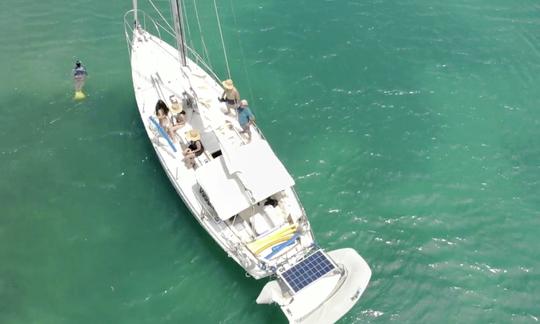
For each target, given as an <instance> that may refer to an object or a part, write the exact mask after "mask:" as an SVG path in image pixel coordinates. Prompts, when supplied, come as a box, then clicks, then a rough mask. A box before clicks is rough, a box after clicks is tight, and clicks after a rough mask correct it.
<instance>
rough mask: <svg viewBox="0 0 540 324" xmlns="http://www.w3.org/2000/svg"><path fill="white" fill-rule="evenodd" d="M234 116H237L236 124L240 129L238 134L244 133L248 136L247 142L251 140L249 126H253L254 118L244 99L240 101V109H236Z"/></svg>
mask: <svg viewBox="0 0 540 324" xmlns="http://www.w3.org/2000/svg"><path fill="white" fill-rule="evenodd" d="M236 114H237V115H238V123H239V124H240V127H242V131H241V132H240V133H245V134H247V136H248V141H250V140H251V129H250V126H251V124H255V116H254V115H253V113H252V112H251V110H250V109H249V107H248V102H247V100H246V99H242V101H241V102H240V107H238V108H237V109H236Z"/></svg>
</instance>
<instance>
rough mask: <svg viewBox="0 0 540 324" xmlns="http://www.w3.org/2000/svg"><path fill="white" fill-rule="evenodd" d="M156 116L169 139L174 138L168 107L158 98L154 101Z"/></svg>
mask: <svg viewBox="0 0 540 324" xmlns="http://www.w3.org/2000/svg"><path fill="white" fill-rule="evenodd" d="M156 116H157V118H158V120H159V125H160V126H161V127H162V128H163V129H164V130H165V131H166V132H167V134H168V135H169V137H170V138H171V140H174V134H173V132H172V121H171V117H170V116H169V107H167V105H166V104H165V102H163V100H161V99H159V100H158V102H157V103H156Z"/></svg>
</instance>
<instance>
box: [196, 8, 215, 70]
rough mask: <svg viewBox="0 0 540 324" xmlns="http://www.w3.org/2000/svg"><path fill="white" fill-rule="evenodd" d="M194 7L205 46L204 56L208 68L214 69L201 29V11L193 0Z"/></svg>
mask: <svg viewBox="0 0 540 324" xmlns="http://www.w3.org/2000/svg"><path fill="white" fill-rule="evenodd" d="M193 6H194V7H195V17H196V18H197V25H198V26H199V35H201V43H202V46H203V54H204V55H206V61H207V62H208V66H210V68H212V62H210V55H208V49H207V48H206V42H205V41H204V36H203V32H202V27H201V20H200V19H199V9H197V0H193Z"/></svg>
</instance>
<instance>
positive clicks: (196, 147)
mask: <svg viewBox="0 0 540 324" xmlns="http://www.w3.org/2000/svg"><path fill="white" fill-rule="evenodd" d="M186 139H187V140H188V147H187V148H186V149H185V150H184V152H183V153H184V157H185V159H184V161H185V162H186V166H187V167H192V168H194V167H195V157H197V156H200V155H201V154H203V153H204V146H203V145H202V142H201V134H200V133H199V131H198V130H196V129H192V130H190V131H188V132H186Z"/></svg>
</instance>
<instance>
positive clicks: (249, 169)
mask: <svg viewBox="0 0 540 324" xmlns="http://www.w3.org/2000/svg"><path fill="white" fill-rule="evenodd" d="M222 154H223V155H222V156H219V157H218V158H216V159H214V160H212V161H210V162H209V163H206V164H205V165H203V166H201V167H200V168H198V169H197V170H195V176H196V177H197V182H198V183H199V185H200V186H201V187H202V189H203V190H204V191H205V192H206V195H207V196H208V198H209V200H210V203H211V204H212V206H213V207H214V210H215V211H216V213H217V214H218V216H219V218H220V219H222V220H226V219H229V218H231V217H232V216H234V215H236V214H238V213H239V212H241V211H243V210H245V209H247V208H248V207H249V206H251V205H253V204H255V203H257V202H259V201H261V200H263V199H266V198H268V197H269V196H271V195H273V194H275V193H277V192H279V191H282V190H285V189H287V188H290V187H292V186H294V180H293V178H292V177H291V175H290V174H289V173H288V172H287V170H286V169H285V167H284V166H283V164H282V163H281V161H279V159H278V158H277V157H276V155H275V154H274V152H273V151H272V149H271V148H270V146H269V145H268V143H267V142H266V141H265V140H258V141H253V142H252V143H250V144H246V145H242V146H240V147H234V148H233V147H228V148H225V147H223V146H222Z"/></svg>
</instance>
